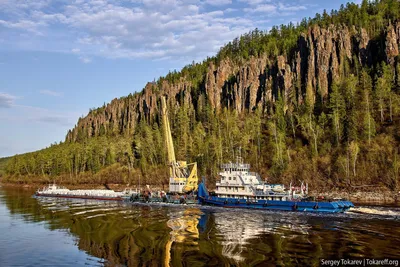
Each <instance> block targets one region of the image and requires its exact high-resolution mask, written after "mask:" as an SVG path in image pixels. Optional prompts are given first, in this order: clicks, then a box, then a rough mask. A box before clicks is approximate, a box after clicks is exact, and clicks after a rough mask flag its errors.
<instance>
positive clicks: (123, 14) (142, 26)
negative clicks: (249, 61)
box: [0, 0, 305, 63]
mask: <svg viewBox="0 0 400 267" xmlns="http://www.w3.org/2000/svg"><path fill="white" fill-rule="evenodd" d="M239 1H240V2H243V3H244V6H245V7H244V8H243V7H242V8H241V10H244V11H245V12H248V13H251V14H244V15H243V12H234V11H239V10H238V8H239V6H232V7H231V6H228V7H229V8H226V7H227V6H226V5H229V4H231V3H232V0H92V1H89V0H79V1H78V0H74V1H64V0H63V1H57V4H53V3H54V2H51V1H50V0H46V1H42V2H41V4H38V2H40V1H34V0H27V1H22V0H15V1H12V0H0V8H3V9H4V10H7V12H9V13H10V14H14V16H9V17H7V18H9V19H5V18H4V17H3V18H2V20H0V39H7V40H8V41H7V42H9V43H11V42H12V41H14V42H15V43H17V44H20V45H21V46H22V44H23V49H28V50H29V49H32V50H45V51H53V52H66V53H71V54H75V55H77V57H78V59H79V60H81V61H82V62H83V63H90V62H91V59H92V58H94V57H107V58H150V59H160V58H164V59H166V58H167V59H170V58H171V59H174V60H177V59H178V60H179V59H189V61H191V59H197V58H200V59H201V58H205V57H207V56H212V55H214V54H215V53H216V52H217V51H218V49H219V48H220V47H221V46H223V45H224V44H226V43H227V42H229V41H231V40H232V39H233V38H235V37H237V36H239V35H241V34H243V33H245V32H248V31H250V30H252V29H254V28H256V27H260V22H259V21H260V20H263V21H264V22H265V21H267V20H268V19H269V17H272V16H276V15H282V14H286V13H288V14H289V13H290V14H293V12H295V9H296V8H295V6H288V5H283V4H278V3H274V2H271V1H270V0H239ZM234 2H235V1H234ZM243 3H241V5H242V6H243ZM235 4H236V3H235ZM210 5H212V7H211V6H210ZM28 6H29V7H28ZM303 8H305V7H303V6H297V10H299V9H300V10H301V9H303ZM11 11H12V12H11ZM0 13H1V11H0ZM255 13H258V14H260V15H262V16H263V17H262V18H261V17H257V16H255ZM262 25H263V24H262ZM263 26H264V25H263ZM2 27H6V28H7V29H8V30H7V31H1V28H2ZM20 31H26V34H25V35H24V36H23V37H21V36H22V34H21V33H20ZM10 32H11V33H10ZM60 47H62V51H60Z"/></svg>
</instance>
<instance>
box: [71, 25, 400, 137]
mask: <svg viewBox="0 0 400 267" xmlns="http://www.w3.org/2000/svg"><path fill="white" fill-rule="evenodd" d="M384 38H385V39H384V40H382V41H383V42H381V43H385V46H384V47H381V46H376V45H371V44H372V41H371V40H370V37H369V35H368V32H367V31H366V30H365V29H356V28H354V27H353V28H351V29H349V28H348V27H346V26H341V25H338V26H335V25H330V26H329V27H327V28H321V27H319V26H313V27H311V28H310V29H309V30H308V32H307V33H304V34H302V35H301V36H299V39H298V42H297V47H296V48H295V49H294V50H292V51H291V54H289V55H279V56H277V57H267V56H266V55H263V56H260V57H251V58H250V59H249V60H247V61H246V62H242V63H241V64H238V63H235V62H233V61H231V60H230V59H223V60H221V62H219V63H218V65H216V64H215V63H210V64H209V66H208V69H207V71H206V72H205V73H204V76H203V77H204V78H203V81H202V83H201V84H200V88H199V85H198V84H197V85H193V84H192V81H191V80H190V77H181V78H180V79H179V80H178V81H175V82H173V83H172V82H168V81H166V80H163V82H162V83H161V84H156V83H148V84H147V85H146V86H145V88H144V89H143V91H142V92H141V93H136V94H134V95H130V96H128V97H123V98H120V99H114V100H113V101H111V103H109V104H108V105H106V106H104V107H102V108H99V109H96V110H93V111H91V112H90V113H89V114H88V115H87V116H86V117H85V118H81V119H80V120H79V121H78V124H77V125H76V127H75V128H74V129H72V130H71V131H69V132H68V134H67V137H66V140H67V141H71V142H74V141H80V140H82V139H84V138H87V137H91V136H97V135H102V134H105V133H114V134H127V135H131V134H133V132H134V130H135V127H136V125H137V124H138V123H139V122H140V121H142V120H145V121H147V122H150V123H153V122H154V121H156V120H158V117H159V105H160V101H159V99H160V96H161V95H166V96H167V98H168V103H169V105H170V106H171V107H177V108H178V107H179V106H181V105H187V106H189V107H191V108H192V109H193V110H195V111H197V110H199V109H201V108H202V107H203V106H204V105H206V104H208V105H210V106H211V107H212V108H213V109H214V110H215V111H216V112H219V111H220V110H222V109H223V108H231V109H236V110H237V111H238V112H240V113H243V112H251V111H253V110H255V109H256V108H261V109H262V110H263V111H264V110H265V107H267V106H269V105H268V103H269V102H273V101H275V99H276V98H277V97H278V95H280V96H282V97H284V98H286V100H287V101H286V103H289V102H290V101H297V102H298V103H299V104H301V103H303V102H304V101H306V100H307V101H309V103H310V104H313V103H314V102H315V101H316V99H320V100H321V101H327V100H328V95H329V92H330V89H331V86H332V84H333V82H334V81H337V80H338V79H339V78H340V77H341V76H343V75H345V74H346V72H347V71H349V69H350V68H351V67H354V66H355V64H356V63H357V64H361V65H372V64H375V63H377V62H379V61H381V60H386V61H387V62H388V63H390V64H393V63H394V61H395V58H396V57H397V56H398V55H399V43H400V23H396V24H391V25H389V26H388V27H387V29H386V31H385V32H384ZM375 41H376V40H375ZM377 47H380V49H381V50H382V49H383V50H384V51H375V50H376V49H377ZM377 55H378V56H377ZM379 55H384V56H381V57H382V58H379ZM384 57H385V58H384ZM354 61H358V62H354ZM374 61H376V62H374Z"/></svg>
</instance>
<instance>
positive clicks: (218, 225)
mask: <svg viewBox="0 0 400 267" xmlns="http://www.w3.org/2000/svg"><path fill="white" fill-rule="evenodd" d="M384 211H385V210H384ZM384 211H383V212H384ZM395 212H397V211H391V212H386V213H387V214H392V213H395ZM386 213H385V214H386ZM395 214H396V213H395ZM0 215H3V216H2V217H0V231H1V232H2V233H6V234H3V237H2V240H1V242H0V251H1V252H0V265H2V264H1V263H3V262H4V259H5V258H4V257H2V255H9V256H8V258H7V259H8V263H10V262H13V260H15V261H16V260H19V261H17V263H21V262H22V263H26V262H29V263H31V264H33V265H35V264H36V265H40V264H41V263H42V262H43V260H44V258H43V255H45V257H48V258H47V259H46V260H48V261H49V262H51V263H53V264H54V265H60V264H63V263H71V262H74V263H81V264H86V265H98V264H101V265H103V264H104V265H110V266H143V265H145V266H160V265H163V266H192V265H193V266H221V265H224V266H230V265H235V266H254V265H262V266H268V265H271V266H275V265H319V261H320V259H321V258H326V259H328V258H338V257H340V258H352V257H369V258H372V257H375V258H385V257H388V258H396V257H397V258H398V257H399V256H400V252H399V251H398V247H399V246H400V228H399V227H398V223H399V219H398V217H396V216H392V217H387V216H386V217H382V216H380V217H379V216H372V215H366V214H347V215H311V214H298V213H291V212H286V213H279V212H263V211H247V210H227V209H221V208H207V207H202V206H197V207H176V206H146V205H130V204H123V203H118V202H105V201H95V200H76V199H75V200H67V199H57V198H32V192H30V191H26V190H22V189H18V188H7V189H5V188H0ZM15 225H17V226H18V227H16V226H15ZM33 226H34V227H35V228H32V227H33ZM36 228H38V229H39V228H40V229H39V230H38V229H36ZM21 229H36V230H30V231H37V233H40V235H39V236H38V235H35V234H34V233H27V232H26V231H25V232H23V231H21ZM28 236H29V238H30V239H31V242H25V241H24V240H26V239H27V238H28ZM34 238H37V240H36V241H35V240H33V239H34ZM32 240H33V241H32ZM68 240H69V241H68ZM22 241H24V242H22ZM12 244H18V246H19V248H18V247H16V246H13V245H12ZM43 244H45V245H43ZM41 246H42V247H43V250H44V251H42V249H41ZM61 247H62V248H63V250H64V251H74V249H75V252H74V253H72V252H70V253H66V254H65V253H64V254H63V253H62V252H60V250H59V248H61ZM77 248H78V249H79V250H77ZM23 251H35V253H34V254H33V255H29V256H28V255H27V254H25V253H23ZM54 253H59V254H57V255H58V256H57V255H56V254H54ZM59 255H61V256H59ZM13 257H14V258H13ZM24 260H25V262H24Z"/></svg>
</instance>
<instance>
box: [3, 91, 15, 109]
mask: <svg viewBox="0 0 400 267" xmlns="http://www.w3.org/2000/svg"><path fill="white" fill-rule="evenodd" d="M15 99H16V97H15V96H13V95H9V94H6V93H0V108H11V107H12V106H13V105H14V101H15Z"/></svg>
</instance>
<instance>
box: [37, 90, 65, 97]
mask: <svg viewBox="0 0 400 267" xmlns="http://www.w3.org/2000/svg"><path fill="white" fill-rule="evenodd" d="M39 93H41V94H42V95H49V96H63V93H61V92H56V91H52V90H40V91H39Z"/></svg>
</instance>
